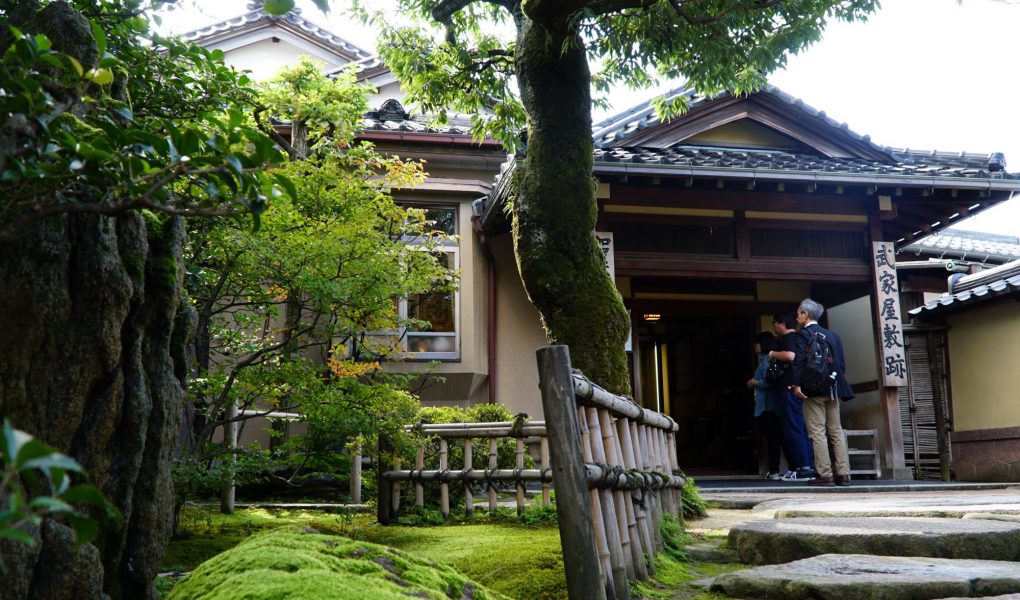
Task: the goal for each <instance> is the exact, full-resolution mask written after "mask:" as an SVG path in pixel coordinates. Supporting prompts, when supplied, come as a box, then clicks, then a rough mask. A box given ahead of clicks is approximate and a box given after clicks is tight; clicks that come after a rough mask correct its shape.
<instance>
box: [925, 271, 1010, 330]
mask: <svg viewBox="0 0 1020 600" xmlns="http://www.w3.org/2000/svg"><path fill="white" fill-rule="evenodd" d="M968 283H970V285H972V286H973V287H967V289H963V290H961V291H958V292H951V293H948V294H944V295H943V296H942V297H940V298H939V299H938V300H935V301H933V302H927V303H925V304H924V305H922V306H919V307H917V308H915V309H913V310H911V311H910V315H911V316H914V317H918V318H920V319H922V320H923V319H927V318H933V317H943V316H945V315H947V314H950V313H952V312H957V311H960V310H963V309H966V308H969V307H971V306H974V305H976V304H979V303H983V302H987V301H990V300H994V299H997V298H1003V297H1006V296H1010V295H1013V294H1018V293H1020V261H1014V262H1011V263H1007V264H1004V265H999V266H998V267H995V268H994V269H988V270H986V271H982V272H980V273H975V274H973V275H967V276H965V277H963V278H961V279H959V280H957V283H956V285H957V286H958V287H959V286H967V284H968Z"/></svg>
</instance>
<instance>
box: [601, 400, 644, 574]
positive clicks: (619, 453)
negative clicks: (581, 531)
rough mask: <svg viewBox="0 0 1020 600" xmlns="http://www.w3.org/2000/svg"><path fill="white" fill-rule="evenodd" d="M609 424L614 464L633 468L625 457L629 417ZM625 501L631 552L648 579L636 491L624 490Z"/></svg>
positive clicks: (634, 560)
mask: <svg viewBox="0 0 1020 600" xmlns="http://www.w3.org/2000/svg"><path fill="white" fill-rule="evenodd" d="M609 426H610V427H612V428H613V430H614V431H615V433H616V435H615V439H616V444H615V454H616V456H615V457H614V458H613V464H616V465H620V466H621V467H623V468H624V469H631V468H633V467H632V466H627V460H626V458H625V456H626V454H628V448H627V446H628V445H629V442H630V439H629V437H630V436H628V437H627V438H626V439H625V438H624V437H623V432H624V431H627V419H626V418H617V419H616V420H615V423H612V424H611V425H609ZM623 502H624V504H623V506H624V510H625V512H626V519H627V521H626V526H627V533H628V535H630V552H631V555H632V556H633V562H634V570H635V572H636V573H637V577H638V579H641V580H646V579H648V569H646V568H645V557H644V553H645V551H646V550H645V548H646V546H644V544H643V543H642V539H641V534H640V533H639V532H638V524H637V515H636V514H635V513H636V512H637V511H636V509H635V507H634V492H632V491H629V490H628V491H625V492H623Z"/></svg>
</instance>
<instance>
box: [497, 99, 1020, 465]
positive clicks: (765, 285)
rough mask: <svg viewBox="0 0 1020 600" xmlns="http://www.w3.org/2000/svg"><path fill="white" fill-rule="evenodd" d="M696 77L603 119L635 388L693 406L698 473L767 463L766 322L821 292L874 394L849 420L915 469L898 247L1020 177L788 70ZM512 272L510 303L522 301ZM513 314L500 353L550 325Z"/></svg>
mask: <svg viewBox="0 0 1020 600" xmlns="http://www.w3.org/2000/svg"><path fill="white" fill-rule="evenodd" d="M680 93H683V94H686V95H687V96H688V101H689V103H690V107H691V108H690V110H689V111H688V112H687V113H686V114H684V115H683V116H681V117H679V118H677V119H674V120H672V121H669V122H662V121H660V120H659V119H658V118H657V117H656V116H655V113H654V111H653V109H652V107H651V105H650V104H646V105H642V106H638V107H636V108H634V109H632V110H630V111H626V112H624V113H622V114H620V115H618V116H615V117H612V118H610V119H607V120H605V121H603V122H601V123H598V124H597V125H596V126H595V128H594V132H593V135H594V139H595V145H596V150H595V174H596V177H597V178H598V180H599V182H600V185H599V191H598V204H599V222H598V227H597V228H598V232H599V233H598V235H599V236H600V237H603V238H606V239H610V238H611V245H612V254H613V260H612V263H613V264H614V268H615V272H614V276H615V279H616V283H617V286H618V288H619V290H620V292H621V294H622V295H623V297H624V302H625V304H626V305H627V307H628V308H629V309H630V311H631V314H632V320H633V334H632V340H631V343H632V348H631V357H632V361H631V362H632V365H633V369H632V371H633V384H634V393H635V397H636V398H637V399H638V400H639V401H640V402H642V403H643V404H645V405H646V406H650V407H655V408H658V409H660V410H663V411H664V412H666V413H668V414H670V415H671V416H673V418H674V419H676V420H677V421H678V422H679V423H680V425H681V429H680V434H679V436H678V445H679V449H678V450H679V454H680V456H681V457H682V458H681V459H680V460H681V464H682V466H684V467H685V468H687V469H688V471H689V472H701V473H709V474H748V473H756V472H758V471H757V469H758V464H757V458H756V454H755V445H754V443H753V439H754V438H753V435H752V417H751V410H750V407H749V402H748V392H747V390H746V389H745V387H744V382H745V381H746V380H747V378H748V377H749V375H750V373H751V370H752V367H753V364H754V362H753V360H754V359H753V357H752V349H751V337H752V335H753V334H754V333H755V332H757V331H760V330H770V329H771V317H772V315H773V314H774V313H775V312H777V311H778V310H781V309H784V308H787V309H788V308H794V307H795V306H796V305H797V303H798V302H799V301H800V300H801V299H803V298H805V297H808V296H810V297H812V298H814V299H816V300H818V301H820V302H821V303H822V304H824V305H825V306H826V307H827V308H828V310H827V311H826V315H825V317H824V319H823V320H825V321H827V325H828V326H829V327H831V328H832V329H834V330H835V331H837V332H838V333H839V334H840V335H841V337H842V338H843V340H844V344H845V346H846V347H847V355H848V356H847V361H848V369H847V371H848V373H847V374H848V377H849V379H850V381H851V383H852V384H853V385H854V388H855V391H856V392H857V398H856V399H855V400H853V401H851V402H847V403H844V404H843V416H844V424H845V425H846V427H847V428H850V429H874V430H877V432H878V434H879V435H878V437H879V446H880V451H881V462H882V467H883V469H882V473H883V476H885V477H896V478H910V477H911V476H912V472H911V469H909V468H907V466H906V463H905V459H904V446H903V430H902V423H901V411H900V398H899V390H900V389H903V388H905V387H906V385H907V381H908V373H907V356H906V348H905V344H904V337H903V330H902V316H903V315H902V310H901V307H900V304H899V295H898V280H897V277H896V271H895V269H894V265H895V261H896V254H897V252H899V251H900V250H901V249H902V248H904V247H906V246H908V245H910V244H912V243H914V242H915V241H917V240H919V239H920V238H923V237H925V236H927V235H929V234H930V233H932V232H934V231H938V230H939V229H941V228H944V227H948V226H950V225H952V224H954V223H957V222H959V221H961V220H963V219H965V218H966V217H967V216H968V215H972V214H974V213H976V212H978V211H980V210H983V209H985V208H987V207H989V206H992V205H994V204H996V203H998V202H1001V201H1003V200H1006V199H1007V198H1009V196H1010V194H1011V193H1013V192H1015V191H1016V190H1020V179H1018V178H1017V177H1016V176H1015V175H1011V174H1008V173H1007V172H1006V171H1005V165H1004V161H1003V158H1002V156H1001V155H997V154H993V155H984V154H980V155H979V154H968V153H953V154H949V153H942V152H918V151H912V150H897V149H893V148H888V147H880V146H878V145H876V144H874V143H872V142H871V141H870V139H869V138H868V137H867V136H860V135H857V134H855V133H854V132H852V131H850V130H849V128H848V127H847V126H846V125H845V124H840V123H838V122H836V121H833V120H832V119H830V118H828V117H826V115H825V114H824V113H823V112H820V111H817V110H815V109H812V108H810V107H808V106H806V105H804V104H803V103H802V102H801V101H799V100H796V99H794V98H792V97H790V96H789V95H787V94H785V93H783V92H781V91H780V90H778V89H776V88H773V87H767V88H765V89H763V90H761V91H759V92H757V93H753V94H750V95H748V96H733V95H729V94H727V95H722V96H719V97H715V98H700V97H697V96H695V95H693V94H692V93H691V92H689V91H683V92H680ZM497 190H498V188H497ZM478 211H479V214H480V221H481V224H482V230H483V231H484V232H486V237H487V239H488V243H489V246H490V247H491V248H492V249H493V254H494V255H495V256H496V260H497V264H499V265H501V266H500V267H497V271H502V272H506V271H512V262H511V261H510V259H511V253H510V252H511V251H510V243H511V242H510V239H509V234H508V233H507V223H506V221H505V218H504V216H503V211H502V209H501V197H500V196H499V194H498V193H497V194H495V195H494V196H493V197H491V198H489V199H487V200H486V202H485V203H484V205H483V206H480V207H479V209H478ZM503 265H505V266H503ZM511 278H512V277H511V276H509V275H508V276H506V277H505V278H504V279H505V281H504V279H501V280H500V281H501V283H503V284H504V285H502V286H500V288H498V290H497V305H499V306H506V305H517V304H520V303H522V300H523V292H522V291H521V290H520V289H519V288H520V284H519V283H515V282H513V281H510V279H511ZM529 326H530V328H531V332H530V333H529ZM496 331H497V336H498V337H497V340H498V342H497V345H496V349H497V356H499V357H504V356H507V355H513V356H519V355H522V354H523V355H527V356H530V351H531V350H532V349H533V347H534V345H535V344H536V343H537V342H536V340H538V339H540V335H539V333H538V332H537V320H536V319H535V318H534V315H525V316H523V318H520V319H517V320H515V317H514V316H512V315H505V314H502V313H501V314H500V316H499V320H498V325H497V328H496ZM532 383H533V382H528V383H527V384H526V385H522V382H521V377H520V376H519V375H518V376H515V377H514V379H513V381H503V380H501V379H500V380H497V382H496V384H495V385H496V389H497V394H496V397H497V399H498V400H500V401H504V402H515V401H518V402H522V406H523V401H522V400H523V399H522V400H518V399H519V398H521V391H522V390H523V391H527V390H528V389H529V388H530V389H534V386H533V385H531V384H532Z"/></svg>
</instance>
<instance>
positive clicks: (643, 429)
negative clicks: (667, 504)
mask: <svg viewBox="0 0 1020 600" xmlns="http://www.w3.org/2000/svg"><path fill="white" fill-rule="evenodd" d="M649 429H650V428H649V427H648V426H647V425H644V424H639V425H638V426H637V430H638V435H637V438H638V440H639V444H640V446H641V470H642V471H651V470H652V453H651V451H650V449H649V435H648V430H649ZM648 499H649V503H648V504H649V510H650V511H651V514H652V528H651V529H652V535H653V536H654V537H655V549H656V551H658V550H661V549H662V532H661V531H659V523H661V522H662V497H661V496H660V495H659V492H658V491H653V492H652V493H650V494H649V495H648Z"/></svg>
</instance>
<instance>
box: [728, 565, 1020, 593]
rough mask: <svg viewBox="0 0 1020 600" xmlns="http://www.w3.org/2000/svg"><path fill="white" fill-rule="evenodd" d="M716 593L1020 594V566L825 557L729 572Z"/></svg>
mask: <svg viewBox="0 0 1020 600" xmlns="http://www.w3.org/2000/svg"><path fill="white" fill-rule="evenodd" d="M711 589H712V591H716V592H721V593H724V594H726V595H728V596H731V597H734V598H770V599H777V598H782V599H783V600H808V599H811V598H824V599H825V600H861V599H864V598H866V599H868V600H901V599H904V598H909V599H910V600H935V599H942V598H949V597H958V598H982V597H988V596H996V595H1002V594H1016V593H1020V569H1018V568H1017V565H1016V563H1012V562H1006V561H994V560H959V559H944V558H917V557H898V556H870V555H863V554H824V555H821V556H814V557H812V558H806V559H803V560H798V561H794V562H790V563H786V564H782V565H768V566H763V567H756V568H754V569H748V570H744V571H735V572H732V573H725V574H723V575H719V576H718V577H716V578H715V581H713V582H712V585H711Z"/></svg>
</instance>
